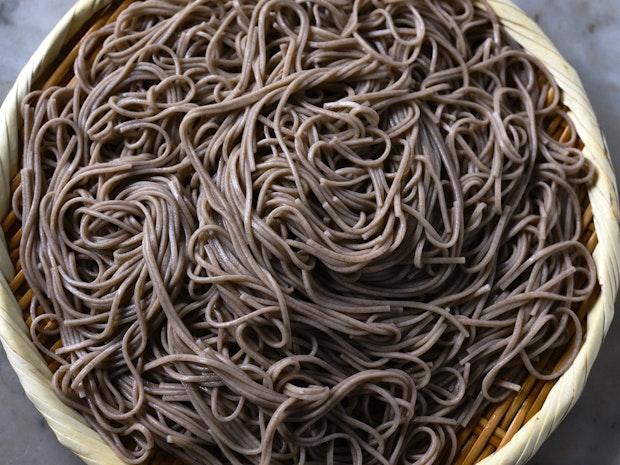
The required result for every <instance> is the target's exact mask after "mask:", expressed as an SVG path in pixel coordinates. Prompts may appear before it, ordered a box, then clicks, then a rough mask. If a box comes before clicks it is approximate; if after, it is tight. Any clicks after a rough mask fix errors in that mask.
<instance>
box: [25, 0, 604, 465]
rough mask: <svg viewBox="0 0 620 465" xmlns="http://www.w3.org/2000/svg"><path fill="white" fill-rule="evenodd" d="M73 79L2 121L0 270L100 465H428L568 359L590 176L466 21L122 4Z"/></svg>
mask: <svg viewBox="0 0 620 465" xmlns="http://www.w3.org/2000/svg"><path fill="white" fill-rule="evenodd" d="M75 75H76V80H75V83H74V84H70V85H67V86H63V87H54V88H51V89H49V90H45V91H38V92H33V93H31V94H30V95H29V96H28V97H27V98H26V100H25V102H24V105H23V116H24V128H25V131H24V132H25V144H24V151H23V170H22V177H21V179H22V187H21V189H20V190H19V191H18V193H17V195H16V197H15V204H16V208H17V209H18V211H20V212H21V213H20V214H21V218H22V221H23V239H22V242H21V248H20V256H21V261H22V266H23V270H24V274H25V276H26V279H27V282H28V284H29V285H30V286H31V288H32V291H33V293H34V299H33V301H32V305H31V307H30V310H31V313H32V318H33V323H32V328H31V335H32V338H33V340H34V342H35V344H37V346H38V347H39V349H40V350H41V351H42V352H44V353H46V354H47V355H48V356H49V357H51V358H52V359H54V360H56V361H58V363H59V364H60V368H59V369H58V371H57V372H56V373H55V375H54V378H53V381H54V386H55V388H56V390H57V392H58V394H59V395H60V396H61V397H62V398H63V400H64V401H65V402H66V403H67V404H69V405H70V406H72V407H74V408H75V409H77V410H79V411H80V412H82V413H83V414H84V416H85V418H86V419H87V420H88V422H89V423H90V424H91V425H92V426H93V427H94V428H95V429H96V430H97V431H98V432H99V433H100V434H101V435H102V436H103V437H104V438H105V439H106V441H107V442H108V443H110V445H111V446H112V447H113V448H114V449H115V450H116V451H117V452H118V453H119V454H120V455H121V456H122V457H123V459H124V460H125V461H126V462H127V463H141V462H144V461H146V460H148V459H149V458H150V457H151V456H152V455H153V453H154V450H155V449H156V446H158V447H159V448H162V449H165V450H166V451H168V452H170V453H171V454H173V455H175V456H177V457H179V458H181V459H183V460H184V461H186V462H187V463H194V464H203V463H209V464H235V465H241V464H260V465H269V464H273V465H277V464H287V465H288V464H295V465H304V464H308V465H309V464H316V465H336V464H355V465H362V464H363V465H370V464H419V465H421V464H431V463H449V462H450V461H451V460H452V458H453V457H454V455H455V452H456V439H455V437H456V436H455V434H456V432H457V431H458V429H459V428H460V427H462V425H465V424H467V423H468V421H469V420H470V419H471V418H472V417H473V415H475V414H476V413H478V412H480V410H481V409H482V408H484V407H485V405H487V404H488V403H490V402H497V401H501V400H502V399H505V398H506V396H508V395H509V394H510V393H511V392H513V391H515V390H518V389H519V383H520V382H521V381H522V379H523V374H524V373H526V372H529V373H533V374H534V375H535V376H537V377H538V378H541V379H552V378H555V377H557V376H559V375H560V374H561V373H562V372H563V371H564V370H558V371H557V372H555V373H540V372H539V371H537V370H538V368H537V367H539V365H540V363H539V362H540V360H541V359H543V358H544V357H545V355H546V354H548V353H549V351H551V350H552V349H554V348H556V347H568V346H571V348H572V349H571V350H572V355H573V357H574V355H575V354H576V351H577V350H578V347H579V342H580V340H581V337H582V328H581V325H580V322H579V320H578V319H577V317H576V315H575V313H574V312H573V310H571V307H573V303H574V302H579V301H583V300H585V298H586V297H587V296H588V295H589V294H590V292H591V290H592V289H593V286H594V284H595V281H596V275H595V268H594V264H593V261H592V258H591V256H590V254H589V253H588V252H587V250H586V249H585V248H584V246H583V245H581V244H580V243H579V242H578V238H579V235H580V230H581V224H580V217H581V208H580V202H579V198H578V195H577V193H576V191H577V189H578V188H580V187H579V186H580V185H583V184H585V183H587V182H589V181H590V180H591V178H592V174H593V173H592V169H591V167H590V166H589V164H588V163H587V162H586V161H585V159H584V157H583V154H582V153H581V152H580V151H579V150H577V149H574V148H571V147H572V146H573V145H574V143H575V139H574V137H575V136H572V139H570V140H568V141H567V142H566V143H560V142H558V141H556V140H554V139H553V138H552V137H551V136H550V135H548V134H547V132H546V131H545V129H544V128H545V126H546V125H547V124H548V122H549V121H550V120H551V119H552V118H555V117H557V116H560V117H561V118H563V119H564V120H566V123H567V124H568V125H569V126H570V125H571V122H570V120H569V119H568V118H567V117H566V113H565V111H564V109H563V108H562V107H561V105H560V103H559V95H560V92H559V89H558V88H557V87H556V85H555V84H554V82H553V79H552V78H551V76H550V75H549V73H548V71H547V70H546V69H545V68H544V67H543V66H542V65H541V63H539V62H538V61H537V60H536V59H535V58H533V57H532V56H530V55H528V54H527V53H525V52H524V51H523V50H522V49H521V48H519V47H518V46H517V45H516V44H515V43H513V42H512V41H511V40H510V39H509V38H508V37H507V36H506V34H505V33H504V32H503V30H502V28H501V27H500V25H499V23H498V21H497V19H496V18H495V16H494V15H493V13H492V11H491V10H490V8H489V7H488V6H485V5H483V6H481V7H476V8H474V6H473V5H472V3H471V1H470V0H459V1H456V0H453V1H443V0H424V1H423V0H403V1H400V0H390V1H387V0H386V1H383V0H355V1H353V2H351V1H349V0H297V1H292V0H267V1H265V0H260V1H249V0H225V1H215V0H206V1H199V0H198V1H190V2H188V1H181V0H167V1H163V0H147V1H143V2H135V3H133V4H132V5H131V6H130V7H129V8H128V9H127V10H126V11H124V12H123V13H122V14H121V15H120V17H119V18H118V20H117V21H116V22H115V23H113V24H110V25H108V26H105V27H103V28H102V29H101V30H99V31H97V32H93V33H90V34H89V35H88V36H87V37H86V38H85V40H84V42H83V44H82V46H81V48H80V53H79V56H78V59H77V61H76V64H75ZM550 90H553V95H554V98H553V99H548V98H547V96H548V95H549V91H550ZM571 133H572V134H575V131H574V130H573V131H571ZM39 306H40V307H41V308H42V309H43V314H42V315H38V313H37V307H39ZM50 321H53V322H56V323H58V329H55V330H49V329H45V328H44V327H45V325H46V324H47V323H49V322H50ZM58 333H59V336H60V339H61V340H62V344H63V347H62V348H60V349H58V350H56V351H54V352H52V351H50V350H49V349H47V348H46V347H45V346H44V345H43V343H42V342H41V341H40V338H41V337H42V335H45V336H49V335H53V334H58ZM573 334H574V335H575V337H574V341H573V342H572V343H571V335H573ZM573 357H571V358H570V359H569V362H570V361H572V358H573ZM566 366H568V364H567V365H566Z"/></svg>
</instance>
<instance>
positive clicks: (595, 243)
mask: <svg viewBox="0 0 620 465" xmlns="http://www.w3.org/2000/svg"><path fill="white" fill-rule="evenodd" d="M131 1H132V0H125V1H123V2H120V1H119V0H80V1H78V2H77V3H76V5H75V6H74V7H73V8H72V9H71V11H69V12H68V13H67V14H66V15H65V16H64V18H63V19H62V20H61V21H60V22H59V23H58V24H57V25H56V27H55V28H54V30H53V31H52V32H51V33H50V34H49V35H48V37H47V38H46V39H45V40H44V41H43V43H42V44H41V46H40V47H39V48H38V50H37V51H36V52H35V54H34V55H33V56H32V57H31V58H30V60H29V61H28V64H27V65H26V66H25V68H24V69H23V70H22V72H21V73H20V75H19V77H18V78H17V81H16V82H15V84H14V86H13V88H12V89H11V91H10V92H9V94H8V96H7V98H6V100H5V101H4V103H3V105H2V107H1V108H0V218H4V220H3V221H2V232H3V234H0V238H1V239H2V240H0V341H2V345H3V346H4V350H5V351H6V354H7V357H8V359H9V361H10V363H11V365H12V366H13V369H14V370H15V371H16V373H17V375H18V376H19V379H20V382H21V384H22V386H23V388H24V390H25V392H26V394H27V396H28V397H29V398H30V400H31V401H32V402H33V403H34V405H35V407H36V408H37V409H38V410H39V411H40V412H41V414H42V415H43V416H44V417H45V419H46V420H47V423H48V424H49V426H50V427H51V428H52V430H53V431H54V433H55V434H56V436H57V438H58V440H59V441H60V442H61V443H62V444H63V445H65V446H66V447H68V448H69V449H71V450H72V451H73V452H74V453H76V454H77V455H78V456H79V457H80V458H81V459H82V460H84V461H85V462H86V463H88V464H105V465H117V464H118V465H122V464H123V462H122V461H121V460H120V459H119V458H118V457H117V456H116V455H115V454H114V452H113V451H112V450H111V449H110V448H109V447H108V445H107V444H106V443H105V442H104V441H103V440H102V439H101V438H100V437H99V436H98V434H97V433H96V432H95V431H94V430H92V429H91V428H90V427H89V426H88V425H87V423H86V422H85V421H84V420H83V419H82V417H81V416H80V414H78V413H77V412H76V411H74V410H72V409H71V408H70V407H68V406H66V405H65V404H63V403H62V402H61V401H60V399H59V398H58V397H57V396H56V395H55V393H54V391H53V389H52V385H51V377H52V373H53V371H54V370H55V369H57V368H58V365H57V363H56V362H51V360H46V359H45V358H44V357H43V356H42V355H41V354H40V353H39V352H38V351H37V349H36V347H35V345H34V344H33V343H32V341H31V339H30V335H29V330H28V326H29V324H30V316H29V312H24V310H26V309H27V308H28V306H29V304H30V301H31V299H32V291H30V290H29V289H28V287H27V284H26V282H25V280H24V275H23V272H21V270H20V263H19V242H20V240H21V229H20V225H19V222H18V221H17V219H16V216H15V214H14V213H13V212H11V211H10V209H11V195H12V192H13V191H14V190H15V188H16V187H17V186H18V185H19V182H20V180H19V177H15V175H16V173H17V172H18V165H19V154H20V142H19V139H20V138H19V132H20V115H19V107H20V102H21V100H22V98H23V97H24V96H25V95H26V94H27V93H28V92H29V91H30V90H32V89H37V88H45V87H49V86H51V85H58V84H61V85H63V84H67V83H69V82H70V80H71V78H72V74H71V73H72V64H73V61H74V60H75V57H76V56H77V46H78V44H79V42H80V38H81V37H82V36H83V35H84V34H85V33H86V32H88V31H89V30H95V29H98V28H99V27H101V26H102V25H103V24H105V23H107V22H110V21H113V20H114V19H115V18H116V16H117V15H118V13H120V11H122V10H123V9H124V8H126V7H127V6H128V5H129V4H130V3H131ZM487 1H488V4H490V6H491V7H492V8H493V10H494V11H495V13H496V14H497V16H498V17H499V19H500V20H501V22H502V23H503V25H504V26H505V28H506V30H507V31H508V33H509V34H510V35H511V36H512V37H513V38H514V39H515V40H516V41H517V42H518V43H519V44H521V45H522V46H523V47H524V48H525V49H526V50H527V51H528V52H529V53H531V54H532V55H534V56H536V57H537V58H538V59H540V60H541V61H542V62H543V63H544V64H545V65H546V66H547V67H548V69H549V70H550V72H551V74H552V75H553V76H554V78H555V80H556V81H557V83H558V85H559V88H560V89H561V90H562V95H561V100H562V103H563V104H564V105H565V106H566V107H567V109H568V110H569V113H568V115H569V117H570V118H571V119H572V121H573V123H574V126H575V128H576V131H577V136H578V137H577V141H578V142H577V143H578V144H579V147H580V148H582V150H583V152H584V154H585V156H586V157H587V158H588V159H589V160H590V161H591V162H592V163H593V164H594V166H595V167H596V169H597V171H598V177H597V180H596V183H595V184H594V185H593V186H591V187H590V189H589V190H588V191H587V192H585V191H584V192H583V206H584V215H583V216H584V217H583V219H582V220H583V221H582V223H583V234H582V238H581V240H582V242H583V243H584V244H585V245H586V247H587V248H588V249H589V250H590V251H592V252H593V256H594V260H595V263H596V267H597V272H598V280H599V286H598V287H597V288H596V290H595V291H594V293H593V294H592V296H591V297H590V298H589V299H588V300H587V301H586V302H585V303H584V304H582V305H581V306H580V308H579V309H578V315H579V316H580V317H581V318H582V319H583V322H584V325H585V326H586V328H587V330H586V334H585V338H584V340H583V345H582V347H581V350H580V352H579V354H578V356H577V358H576V359H575V361H574V362H573V364H572V365H571V367H570V368H569V369H568V371H567V372H566V373H565V374H564V375H563V376H562V377H560V378H559V379H558V380H557V381H546V382H545V381H540V380H536V379H535V378H534V377H532V376H529V377H528V378H526V380H525V382H524V383H523V385H522V387H521V390H520V391H519V392H517V393H515V394H514V395H512V396H510V397H509V398H507V399H506V400H505V401H504V402H502V403H500V404H498V405H493V406H491V407H490V408H489V409H488V410H487V411H484V412H480V415H479V416H478V417H477V418H475V419H474V420H473V421H472V423H471V424H470V425H469V426H468V427H467V428H465V429H464V430H463V431H461V432H460V434H459V437H458V440H459V453H458V454H457V457H456V458H455V460H454V464H453V465H472V464H474V463H483V464H485V465H490V464H494V465H495V464H496V465H500V464H511V465H512V464H521V463H524V462H526V461H527V460H528V459H529V458H531V457H532V455H533V454H534V453H535V452H536V451H537V450H538V448H539V447H540V446H541V444H542V443H543V441H544V440H545V439H546V438H547V437H548V436H549V434H550V433H551V432H552V431H553V430H554V429H555V428H556V427H557V425H558V424H559V423H560V421H562V419H563V418H564V417H565V415H566V414H567V412H568V411H569V409H570V408H571V407H572V406H573V405H574V403H575V402H576V401H577V398H578V397H579V395H580V393H581V391H582V389H583V386H584V384H585V380H586V378H587V376H588V373H589V371H590V368H591V367H592V363H593V361H594V359H595V358H596V355H597V353H598V350H599V347H600V345H601V342H602V340H603V338H604V336H605V334H606V332H607V329H608V328H609V324H610V322H611V319H612V317H613V311H614V300H615V297H616V292H617V288H618V282H619V278H620V248H618V244H620V228H619V220H620V210H619V206H618V195H617V192H616V184H615V179H614V173H613V168H612V165H611V161H610V157H609V154H608V152H607V148H606V146H605V142H604V140H603V136H602V134H601V131H600V129H599V127H598V124H597V122H596V118H595V116H594V114H593V111H592V108H591V106H590V103H589V101H588V99H587V97H586V95H585V92H584V90H583V87H582V85H581V82H580V80H579V77H578V76H577V73H576V72H575V71H574V70H573V69H572V68H571V66H570V65H569V64H568V63H567V62H566V61H565V60H564V59H563V58H562V56H561V55H560V54H559V52H558V51H557V50H556V49H555V47H554V46H553V44H552V43H551V42H550V40H549V39H548V38H547V37H546V36H545V35H544V33H543V32H542V31H541V30H540V28H539V27H538V26H537V25H536V24H535V23H534V22H533V21H532V20H530V19H529V18H528V17H527V16H526V15H525V14H524V13H523V12H522V11H521V10H520V9H519V8H518V7H516V6H515V5H514V4H513V3H512V2H511V1H510V0H487ZM550 97H552V96H550ZM548 131H549V133H550V134H551V135H553V136H554V137H556V138H558V139H564V138H566V140H569V138H570V137H571V134H570V131H571V130H570V128H569V127H567V126H566V125H565V124H563V123H562V122H561V120H560V119H557V120H555V121H552V122H551V123H550V125H549V128H548ZM46 345H48V346H49V348H58V347H59V346H60V341H59V340H49V341H47V343H46ZM563 355H564V354H562V353H556V354H552V355H551V357H550V358H549V360H548V362H547V363H548V368H552V367H553V366H554V365H558V364H562V363H563V361H562V357H563ZM153 463H155V464H161V465H163V464H167V465H177V464H178V463H179V462H178V461H175V460H174V459H171V458H170V457H168V456H165V455H164V454H163V453H162V454H158V455H157V457H156V458H155V460H154V462H153Z"/></svg>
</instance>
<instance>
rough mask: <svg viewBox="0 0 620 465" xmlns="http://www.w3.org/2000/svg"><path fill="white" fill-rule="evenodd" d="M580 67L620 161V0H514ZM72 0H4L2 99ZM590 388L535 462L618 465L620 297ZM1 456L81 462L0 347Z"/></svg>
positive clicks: (33, 462) (0, 4)
mask: <svg viewBox="0 0 620 465" xmlns="http://www.w3.org/2000/svg"><path fill="white" fill-rule="evenodd" d="M516 3H518V4H519V5H520V6H521V7H522V8H523V9H525V10H526V11H527V12H528V14H529V15H530V16H531V17H532V18H534V19H535V20H536V21H537V22H538V23H539V24H540V25H541V26H542V28H543V29H544V30H545V31H546V32H547V34H548V35H549V36H550V37H551V39H552V40H553V42H555V44H556V46H557V47H558V48H559V49H560V51H561V52H562V54H563V55H564V57H566V58H567V59H568V61H569V62H571V64H572V65H573V66H574V67H575V68H576V69H577V71H578V72H579V74H580V76H581V78H582V80H583V83H584V85H585V88H586V90H587V91H588V94H589V96H590V99H591V101H592V104H593V106H594V109H595V111H596V113H597V115H598V118H599V121H600V123H601V125H602V127H603V131H604V132H605V135H606V137H607V141H608V143H609V149H610V151H611V154H612V156H613V157H614V161H615V164H616V167H620V0H596V1H588V0H516ZM72 4H73V0H0V57H1V63H2V66H0V100H1V99H3V98H4V95H5V94H6V92H7V91H8V90H9V88H10V87H11V85H12V83H13V80H14V79H15V77H16V76H17V74H18V72H19V70H20V69H21V67H22V66H23V65H24V64H25V63H26V60H27V59H28V58H29V57H30V55H31V54H32V53H33V52H34V50H35V48H36V47H37V46H38V45H39V43H40V42H41V40H42V39H43V38H44V37H45V35H46V34H47V33H48V32H49V31H50V30H51V28H52V27H53V26H54V25H55V24H56V22H57V21H58V20H59V19H60V17H61V16H62V15H63V14H64V13H65V12H66V11H67V10H68V9H69V8H70V7H71V5H72ZM616 311H617V312H619V313H618V315H617V316H616V319H615V320H614V322H613V324H612V327H611V329H610V332H609V335H608V336H607V340H606V341H605V344H604V345H603V348H602V352H601V354H600V356H599V358H598V359H597V361H596V364H595V365H594V369H593V370H592V373H591V375H590V378H589V380H588V384H587V386H586V388H585V391H584V393H583V395H582V397H581V398H580V400H579V402H578V403H577V405H576V406H575V408H574V409H573V410H572V411H571V412H570V414H569V416H568V417H567V418H566V420H565V421H564V422H563V423H562V425H561V426H560V427H559V429H558V430H557V431H556V432H555V433H554V434H553V436H551V438H550V439H549V440H548V441H547V442H546V443H545V445H544V446H543V448H542V449H541V450H540V452H539V453H538V454H537V455H536V457H535V458H534V459H533V460H532V462H531V464H532V465H585V464H597V465H620V399H619V395H618V382H619V381H620V305H616ZM0 463H3V464H5V465H43V464H45V465H49V464H58V465H79V464H82V462H81V461H80V460H78V459H77V458H76V457H75V456H74V455H73V454H71V453H70V452H68V451H67V450H66V449H65V448H64V447H62V446H61V445H60V444H59V443H58V442H57V441H56V439H55V438H54V436H53V434H52V432H51V430H50V429H49V428H48V427H47V425H46V423H45V421H44V420H43V418H42V417H41V415H40V414H39V413H38V412H37V411H36V410H35V408H34V407H33V406H32V404H31V403H30V402H29V401H28V399H27V398H26V396H25V395H24V392H23V391H22V388H21V386H20V384H19V382H18V380H17V377H16V376H15V374H14V373H13V371H12V369H11V366H10V365H9V363H8V362H7V360H6V357H5V355H4V352H3V351H2V350H0Z"/></svg>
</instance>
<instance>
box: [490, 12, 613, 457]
mask: <svg viewBox="0 0 620 465" xmlns="http://www.w3.org/2000/svg"><path fill="white" fill-rule="evenodd" d="M487 2H488V4H489V5H490V6H491V8H492V9H493V10H494V11H495V13H496V15H497V17H498V18H499V20H500V22H501V23H502V25H503V26H504V28H505V29H506V31H507V32H508V34H509V35H510V36H511V37H512V38H513V39H515V40H516V41H517V42H518V43H519V44H520V45H521V46H522V47H523V48H524V49H525V50H527V51H528V52H529V53H531V54H532V55H534V56H535V57H536V58H538V59H539V60H540V61H541V62H543V63H544V64H545V65H546V66H547V67H548V69H549V70H550V72H551V74H552V75H553V77H554V78H555V79H556V81H557V83H558V86H559V87H560V89H561V90H562V101H563V103H564V104H565V105H566V106H567V107H568V108H569V112H568V116H569V118H570V119H571V120H572V121H573V123H574V124H575V128H576V130H577V134H578V135H579V137H580V138H581V140H582V141H583V143H584V149H583V152H584V155H585V156H586V158H588V159H589V160H590V161H591V162H592V163H593V164H594V165H595V166H596V169H597V171H598V177H597V181H596V183H595V185H594V186H592V187H591V188H590V189H589V191H588V197H589V199H590V203H591V205H592V212H593V216H594V224H595V229H596V232H597V236H598V238H599V243H598V245H597V247H596V249H595V250H594V253H593V258H594V261H595V263H596V267H597V273H598V279H599V283H600V286H601V293H600V295H599V297H598V299H597V300H596V302H595V303H594V305H593V306H592V308H591V309H590V311H589V312H588V316H587V325H588V331H587V332H586V337H585V340H584V342H583V345H582V347H581V349H580V350H579V353H578V355H577V358H576V359H575V360H574V362H573V363H572V364H571V366H570V367H569V369H568V370H567V371H566V373H564V374H563V375H562V376H561V377H560V378H559V379H558V380H557V382H556V383H555V385H554V386H553V388H552V389H551V392H550V393H549V396H548V397H547V399H546V400H545V402H544V404H543V406H542V408H541V409H540V411H539V412H538V413H536V415H534V417H532V418H531V419H530V420H529V421H528V422H527V423H526V424H524V425H523V426H522V427H521V428H520V430H519V431H518V432H517V433H516V434H515V435H514V437H513V438H512V439H511V440H510V441H508V443H506V445H505V446H504V447H502V448H501V449H499V450H497V451H495V452H494V453H493V454H491V455H490V456H488V457H487V458H485V459H483V460H482V461H480V462H478V464H479V465H521V464H523V463H525V462H527V461H528V460H529V459H530V458H532V456H533V455H534V454H535V453H536V451H538V449H539V448H540V447H541V445H542V444H543V442H544V441H545V440H546V439H547V438H548V437H549V435H550V434H551V433H552V432H553V431H554V430H555V428H556V427H557V426H558V425H559V424H560V422H561V421H562V420H563V419H564V417H565V416H566V414H567V413H568V412H569V411H570V409H571V408H572V407H573V406H574V405H575V403H576V402H577V399H578V398H579V396H580V394H581V392H582V391H583V388H584V385H585V382H586V379H587V377H588V374H589V372H590V370H591V368H592V364H593V362H594V360H595V359H596V355H597V354H598V351H599V349H600V347H601V344H602V342H603V339H604V337H605V335H606V334H607V331H608V329H609V326H610V324H611V320H612V319H613V315H614V302H615V298H616V293H617V291H618V284H619V277H620V248H618V245H617V244H620V227H619V222H620V208H619V203H618V193H617V187H616V180H615V176H614V170H613V166H612V162H611V158H610V155H609V151H608V149H607V145H606V143H605V140H604V137H603V134H602V132H601V129H600V127H599V125H598V123H597V119H596V116H595V115H594V111H593V109H592V106H591V104H590V101H589V99H588V97H587V95H586V92H585V90H584V88H583V85H582V83H581V80H580V78H579V75H578V74H577V72H576V71H575V69H574V68H573V67H572V66H571V65H570V64H569V63H568V62H567V61H566V59H565V58H564V57H563V56H562V55H561V54H560V52H559V51H558V50H557V48H556V47H555V45H554V44H553V43H552V42H551V40H550V39H549V38H548V37H547V35H546V34H545V33H544V32H543V31H542V29H541V28H540V27H539V26H538V25H537V24H536V23H535V22H534V21H533V20H532V19H531V18H529V17H528V16H527V15H526V14H525V12H524V11H523V10H521V8H519V7H518V6H517V5H515V4H514V2H513V1H512V0H487Z"/></svg>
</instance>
